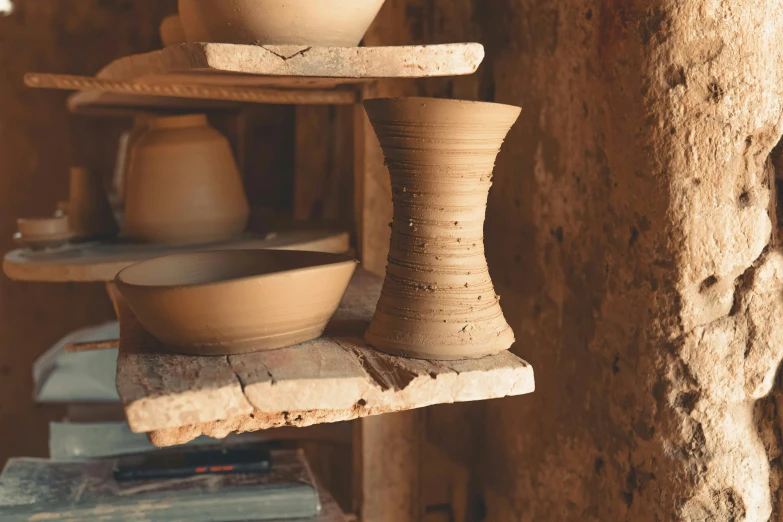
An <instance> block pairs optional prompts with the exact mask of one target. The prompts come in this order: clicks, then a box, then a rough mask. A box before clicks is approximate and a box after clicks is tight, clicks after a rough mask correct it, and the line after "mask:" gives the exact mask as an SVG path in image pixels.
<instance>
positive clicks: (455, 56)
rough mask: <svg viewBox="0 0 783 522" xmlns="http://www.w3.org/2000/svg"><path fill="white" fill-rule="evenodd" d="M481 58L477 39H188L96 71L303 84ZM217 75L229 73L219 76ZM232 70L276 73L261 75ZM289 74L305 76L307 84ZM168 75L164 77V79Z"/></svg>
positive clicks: (454, 65)
mask: <svg viewBox="0 0 783 522" xmlns="http://www.w3.org/2000/svg"><path fill="white" fill-rule="evenodd" d="M483 59H484V47H483V46H482V45H481V44H478V43H457V44H444V45H415V46H396V47H306V46H297V45H278V46H272V45H265V46H259V45H235V44H222V43H190V44H184V45H176V46H171V47H167V48H166V49H163V50H160V51H153V52H151V53H146V54H137V55H132V56H126V57H124V58H120V59H118V60H115V61H113V62H112V63H110V64H109V65H107V66H106V67H105V68H103V70H101V71H100V72H99V73H98V75H97V77H98V78H101V79H107V80H129V79H132V80H137V79H139V78H149V77H155V76H157V77H161V76H164V77H165V76H170V75H183V74H192V73H198V76H199V81H200V82H201V83H206V82H215V83H219V84H234V85H236V83H235V82H237V81H242V82H243V83H242V85H245V86H248V85H253V86H258V85H264V86H266V87H271V86H284V87H289V86H291V85H293V86H295V87H297V88H301V87H306V86H310V87H313V86H319V87H320V86H323V85H325V82H324V80H323V79H324V78H338V79H352V78H353V79H358V78H425V77H430V76H456V75H464V74H473V73H474V72H476V69H478V66H479V65H480V64H481V62H482V60H483ZM219 75H229V76H228V77H227V78H225V79H223V78H220V77H219ZM230 75H255V76H276V77H278V78H277V79H273V80H271V81H267V82H265V83H261V84H259V83H256V82H258V81H259V80H261V79H260V78H253V77H249V76H243V77H241V78H232V77H231V76H230ZM288 77H300V78H309V79H312V80H308V81H309V82H310V83H309V84H307V83H306V84H302V83H293V84H292V82H290V81H289V79H288ZM163 81H168V80H163Z"/></svg>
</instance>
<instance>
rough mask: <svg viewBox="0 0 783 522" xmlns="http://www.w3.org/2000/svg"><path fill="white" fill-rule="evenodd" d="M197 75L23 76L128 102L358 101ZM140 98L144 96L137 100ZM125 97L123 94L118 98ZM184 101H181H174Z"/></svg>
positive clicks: (35, 83)
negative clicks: (214, 82) (112, 77)
mask: <svg viewBox="0 0 783 522" xmlns="http://www.w3.org/2000/svg"><path fill="white" fill-rule="evenodd" d="M199 79H200V77H198V76H195V75H190V76H185V75H182V76H178V77H177V78H176V79H175V78H174V77H166V81H165V82H163V81H158V82H157V83H152V80H147V81H131V80H106V79H102V78H93V77H91V76H76V75H72V74H45V73H28V74H26V75H25V77H24V82H25V85H27V86H28V87H35V88H38V89H60V90H66V91H86V92H93V93H95V92H103V93H111V94H119V95H123V96H125V97H126V98H125V100H126V101H127V102H128V103H129V104H134V105H135V104H138V105H139V106H140V107H144V106H145V105H146V106H148V103H145V102H144V100H143V98H145V97H148V96H152V97H155V98H157V100H156V102H155V103H158V104H160V105H163V103H162V102H164V101H165V99H167V98H173V99H184V98H188V99H191V98H192V99H194V100H197V105H203V104H202V103H201V100H219V101H229V102H241V103H275V104H295V105H298V104H304V105H306V104H335V105H340V104H342V105H349V104H352V103H355V101H356V95H355V93H354V92H353V91H350V90H336V89H328V90H326V89H319V90H312V89H290V88H289V89H285V88H260V87H238V86H236V85H228V82H225V83H226V85H214V86H213V85H206V84H204V83H201V82H199ZM159 80H160V79H159ZM137 98H141V99H139V100H138V102H137ZM119 101H122V98H120V99H119ZM175 103H176V104H177V105H181V104H182V102H181V101H178V102H175Z"/></svg>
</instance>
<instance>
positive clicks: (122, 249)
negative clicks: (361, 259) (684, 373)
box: [3, 230, 350, 283]
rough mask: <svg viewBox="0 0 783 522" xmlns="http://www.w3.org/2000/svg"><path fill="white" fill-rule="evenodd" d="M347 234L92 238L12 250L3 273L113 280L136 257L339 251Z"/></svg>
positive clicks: (67, 279)
mask: <svg viewBox="0 0 783 522" xmlns="http://www.w3.org/2000/svg"><path fill="white" fill-rule="evenodd" d="M349 240H350V238H349V236H348V234H347V233H346V232H333V231H332V232H330V231H304V230H303V231H293V232H281V233H279V234H267V235H266V236H265V237H258V236H253V235H246V236H244V237H242V238H240V239H236V240H233V241H228V242H221V243H211V244H208V245H203V244H200V245H185V246H183V245H153V244H140V243H124V242H121V241H118V242H105V243H102V242H94V243H83V244H78V243H77V244H73V245H69V246H65V247H61V248H58V249H56V250H42V251H35V250H29V249H18V250H13V251H11V252H9V253H8V254H6V256H5V259H4V260H3V272H5V274H6V275H7V276H8V277H9V278H11V279H14V280H16V281H39V282H49V283H60V282H62V283H65V282H89V281H112V280H114V277H115V276H116V275H117V272H119V271H120V270H122V269H123V268H125V267H127V266H130V265H132V264H134V263H138V262H139V261H144V260H147V259H153V258H156V257H161V256H165V255H167V254H174V253H180V252H189V251H198V250H221V249H223V250H225V249H257V248H271V249H283V250H314V251H320V252H332V253H336V254H341V253H344V252H346V251H348V249H349V247H350V242H349Z"/></svg>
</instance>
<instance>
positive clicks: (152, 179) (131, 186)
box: [123, 114, 249, 244]
mask: <svg viewBox="0 0 783 522" xmlns="http://www.w3.org/2000/svg"><path fill="white" fill-rule="evenodd" d="M132 156H133V157H132V161H131V162H130V168H129V170H128V179H127V190H126V197H125V221H124V228H123V231H124V233H125V234H126V235H127V236H129V237H131V238H134V239H138V240H141V241H148V242H152V243H171V244H185V243H209V242H213V241H222V240H227V239H231V238H233V237H236V236H238V235H240V234H242V232H243V231H244V230H245V225H246V223H247V217H248V213H249V209H248V204H247V198H246V197H245V190H244V187H243V186H242V179H241V176H240V174H239V171H238V170H237V166H236V163H235V161H234V157H233V155H232V152H231V147H230V146H229V144H228V141H227V140H226V138H225V137H223V135H222V134H220V133H219V132H218V131H216V130H215V129H213V128H212V127H210V126H209V125H208V124H207V118H206V116H204V115H203V114H196V115H188V116H169V117H160V118H152V119H150V120H149V122H148V130H147V132H146V133H144V135H143V136H142V137H141V138H139V140H138V141H137V143H136V145H135V147H134V148H133V155H132Z"/></svg>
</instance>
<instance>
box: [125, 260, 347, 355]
mask: <svg viewBox="0 0 783 522" xmlns="http://www.w3.org/2000/svg"><path fill="white" fill-rule="evenodd" d="M355 270H356V261H355V260H354V259H352V258H350V257H346V256H341V255H338V254H328V253H323V252H307V251H294V250H213V251H206V252H196V253H187V254H175V255H170V256H165V257H160V258H157V259H152V260H149V261H143V262H141V263H138V264H135V265H132V266H130V267H128V268H126V269H124V270H122V271H120V272H119V274H117V277H116V280H115V282H116V284H117V287H118V289H119V290H120V292H121V293H122V295H123V297H125V299H126V300H127V301H128V305H129V306H130V308H131V310H133V313H134V314H135V315H136V318H137V319H138V320H139V322H140V323H141V324H142V326H144V328H145V329H146V330H147V331H148V332H149V333H150V334H152V335H153V336H154V337H155V338H156V339H158V340H159V341H160V342H161V343H162V344H163V346H164V348H165V349H166V350H169V351H173V352H175V353H184V354H191V355H227V354H238V353H247V352H253V351H262V350H272V349H275V348H282V347H284V346H290V345H293V344H298V343H302V342H305V341H309V340H311V339H315V338H316V337H319V336H320V335H321V334H322V333H323V331H324V328H325V327H326V324H327V323H328V322H329V319H330V318H331V317H332V315H333V314H334V312H335V311H336V310H337V307H338V305H339V304H340V301H341V300H342V298H343V295H344V294H345V291H346V289H347V288H348V283H349V282H350V281H351V277H352V276H353V273H354V271H355Z"/></svg>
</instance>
